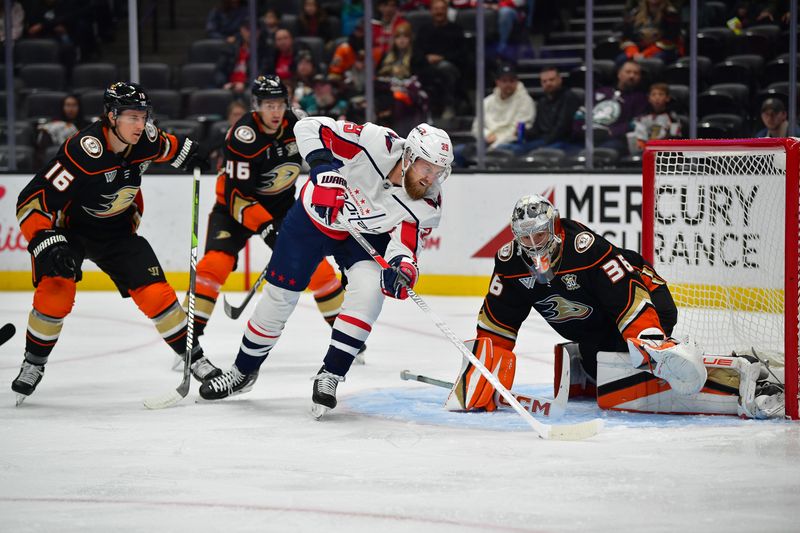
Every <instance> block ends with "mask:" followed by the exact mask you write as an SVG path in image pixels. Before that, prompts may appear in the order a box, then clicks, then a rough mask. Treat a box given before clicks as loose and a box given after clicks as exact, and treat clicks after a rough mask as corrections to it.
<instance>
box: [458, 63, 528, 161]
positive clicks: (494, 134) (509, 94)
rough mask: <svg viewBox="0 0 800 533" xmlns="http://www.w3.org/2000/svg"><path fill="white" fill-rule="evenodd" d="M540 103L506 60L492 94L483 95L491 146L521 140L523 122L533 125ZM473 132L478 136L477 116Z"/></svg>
mask: <svg viewBox="0 0 800 533" xmlns="http://www.w3.org/2000/svg"><path fill="white" fill-rule="evenodd" d="M535 116H536V104H535V103H534V101H533V98H531V95H530V94H528V91H527V90H526V89H525V86H524V85H523V84H522V82H520V81H519V79H517V72H516V70H515V69H514V66H513V65H511V64H503V65H501V66H500V68H499V69H498V71H497V76H496V78H495V88H494V90H493V91H492V94H490V95H489V96H487V97H486V98H484V99H483V136H484V138H485V139H486V144H487V146H488V147H489V148H490V149H491V148H494V147H496V146H498V145H500V144H507V143H511V142H514V141H515V140H517V132H518V130H517V128H518V125H519V123H520V122H522V123H524V124H525V129H529V128H530V127H531V126H532V125H533V119H534V118H535ZM472 134H473V135H475V136H476V137H477V136H478V121H477V118H476V119H475V120H474V121H473V122H472Z"/></svg>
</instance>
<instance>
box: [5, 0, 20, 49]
mask: <svg viewBox="0 0 800 533" xmlns="http://www.w3.org/2000/svg"><path fill="white" fill-rule="evenodd" d="M23 31H25V8H23V7H22V4H20V3H19V2H14V3H12V4H11V40H13V41H16V40H17V39H19V38H20V37H22V32H23ZM0 42H3V43H4V42H6V4H5V2H3V3H2V4H0Z"/></svg>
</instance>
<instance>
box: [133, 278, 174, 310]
mask: <svg viewBox="0 0 800 533" xmlns="http://www.w3.org/2000/svg"><path fill="white" fill-rule="evenodd" d="M128 294H130V295H131V298H132V299H133V301H134V302H135V303H136V306H137V307H138V308H139V309H140V310H141V311H142V313H144V314H145V316H147V318H150V319H153V318H155V317H157V316H158V315H159V314H161V313H162V312H163V311H164V310H165V309H167V308H168V307H170V306H171V305H173V304H174V303H176V302H177V301H178V298H177V296H176V295H175V290H174V289H173V288H172V287H170V285H169V283H167V282H166V281H159V282H156V283H151V284H149V285H145V286H144V287H137V288H136V289H131V290H129V291H128Z"/></svg>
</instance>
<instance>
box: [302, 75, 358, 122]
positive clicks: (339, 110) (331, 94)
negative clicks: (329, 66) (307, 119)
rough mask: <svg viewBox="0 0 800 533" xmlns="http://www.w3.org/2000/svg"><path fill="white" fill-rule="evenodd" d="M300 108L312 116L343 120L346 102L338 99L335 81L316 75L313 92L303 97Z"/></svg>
mask: <svg viewBox="0 0 800 533" xmlns="http://www.w3.org/2000/svg"><path fill="white" fill-rule="evenodd" d="M300 107H302V108H303V111H305V112H306V113H308V114H309V115H312V116H325V117H330V118H332V119H334V120H344V118H345V116H344V115H345V111H346V110H347V101H346V100H344V99H343V98H340V97H339V89H338V87H337V85H336V82H335V81H333V80H331V79H330V78H327V77H325V76H323V75H322V74H317V75H316V76H315V78H314V92H313V93H311V94H308V95H306V96H304V97H303V99H302V100H301V101H300Z"/></svg>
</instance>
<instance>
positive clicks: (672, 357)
mask: <svg viewBox="0 0 800 533" xmlns="http://www.w3.org/2000/svg"><path fill="white" fill-rule="evenodd" d="M628 350H629V353H630V358H631V363H632V364H633V366H634V367H636V368H639V369H642V368H645V367H649V369H650V371H651V372H652V373H653V375H654V376H657V377H660V378H661V379H664V380H666V382H667V383H669V384H670V387H672V390H674V391H675V392H676V393H677V394H695V393H697V392H700V389H702V388H703V384H704V383H705V382H706V377H707V372H706V367H705V366H704V365H703V358H702V356H701V355H700V353H699V352H698V350H696V349H695V346H694V345H693V344H690V343H681V344H677V343H675V342H674V341H672V340H670V339H667V340H665V341H663V342H662V343H661V344H660V345H658V346H656V345H654V344H652V343H651V342H649V341H647V340H642V339H628Z"/></svg>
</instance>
